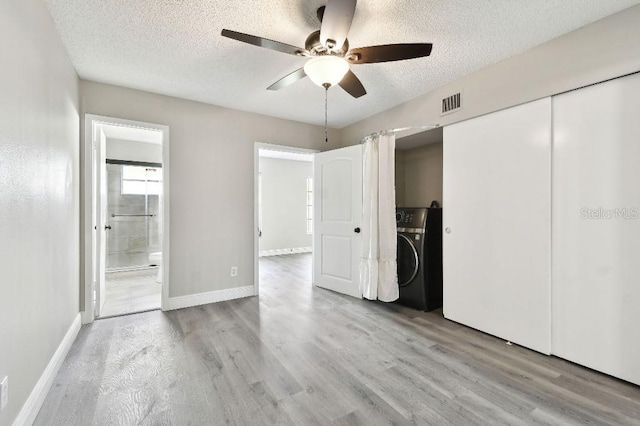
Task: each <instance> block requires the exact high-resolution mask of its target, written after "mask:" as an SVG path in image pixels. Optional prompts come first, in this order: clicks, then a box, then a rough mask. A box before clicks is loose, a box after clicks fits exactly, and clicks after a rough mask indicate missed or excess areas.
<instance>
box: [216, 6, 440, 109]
mask: <svg viewBox="0 0 640 426" xmlns="http://www.w3.org/2000/svg"><path fill="white" fill-rule="evenodd" d="M356 1H357V0H328V1H327V5H326V6H322V7H320V8H319V9H318V11H317V16H318V19H319V20H320V22H321V27H320V30H319V31H315V32H312V33H311V34H309V36H308V37H307V40H306V42H305V45H304V46H305V47H304V49H303V48H300V47H296V46H292V45H290V44H286V43H281V42H279V41H274V40H269V39H266V38H262V37H258V36H253V35H249V34H244V33H239V32H237V31H231V30H227V29H224V30H222V35H223V36H224V37H228V38H231V39H234V40H238V41H241V42H244V43H248V44H253V45H255V46H259V47H264V48H267V49H271V50H276V51H278V52H283V53H288V54H290V55H296V56H304V57H307V58H309V60H308V61H307V63H306V64H305V65H304V67H303V68H300V69H298V70H296V71H294V72H292V73H291V74H289V75H287V76H285V77H283V78H281V79H280V80H278V81H276V82H275V83H273V84H272V85H271V86H269V87H268V88H267V89H269V90H278V89H282V88H283V87H286V86H289V85H290V84H292V83H295V82H296V81H298V80H301V79H303V78H305V77H307V76H309V78H311V80H312V81H313V82H314V83H315V84H317V85H318V86H322V87H324V88H325V89H328V88H329V87H331V86H333V85H335V84H339V85H340V87H342V88H343V89H344V90H345V91H346V92H347V93H349V94H350V95H351V96H353V97H354V98H359V97H361V96H363V95H365V94H366V93H367V91H366V90H365V88H364V86H363V85H362V83H361V82H360V80H359V79H358V77H356V75H355V74H354V73H353V72H352V71H351V69H350V65H351V64H353V65H358V64H371V63H377V62H389V61H401V60H404V59H414V58H420V57H424V56H429V55H430V54H431V48H432V47H433V45H432V44H431V43H404V44H385V45H379V46H369V47H360V48H355V49H350V48H349V40H347V34H348V33H349V28H350V27H351V22H352V21H353V15H354V14H355V10H356Z"/></svg>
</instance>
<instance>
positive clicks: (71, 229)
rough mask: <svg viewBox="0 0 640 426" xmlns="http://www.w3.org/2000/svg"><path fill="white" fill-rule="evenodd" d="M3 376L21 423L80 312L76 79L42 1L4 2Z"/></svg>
mask: <svg viewBox="0 0 640 426" xmlns="http://www.w3.org/2000/svg"><path fill="white" fill-rule="evenodd" d="M0 40H1V41H0V57H1V58H2V66H0V93H1V94H2V95H0V348H2V350H0V378H1V377H4V376H7V375H8V376H9V404H8V406H7V407H6V409H5V410H4V411H3V412H2V413H1V414H0V425H3V426H4V425H9V424H11V423H12V422H13V420H14V419H15V417H16V416H17V414H18V412H19V411H20V409H21V407H22V405H23V404H24V403H25V401H26V400H27V398H28V396H29V394H30V393H31V391H32V389H33V388H34V386H35V384H36V382H37V381H38V379H39V378H40V376H41V375H42V373H43V372H44V370H45V368H46V366H47V364H48V363H49V360H50V359H51V357H52V356H53V354H54V353H55V351H56V349H57V348H58V346H59V345H60V343H61V341H62V339H63V337H64V335H65V333H66V332H67V330H68V329H69V327H70V326H71V324H72V323H73V320H74V319H75V317H76V316H77V314H78V300H79V295H78V288H79V278H78V256H79V248H78V246H79V244H78V241H79V235H78V232H79V218H78V212H79V205H78V197H79V195H78V183H79V174H78V131H79V117H78V109H79V107H78V79H77V76H76V73H75V71H74V69H73V68H72V66H71V63H70V61H69V59H68V57H67V54H66V52H65V50H64V47H63V46H62V43H61V41H60V38H59V36H58V34H57V32H56V30H55V28H54V26H53V23H52V22H51V18H50V17H49V13H48V12H47V9H46V8H45V6H44V4H43V3H42V2H41V1H39V0H9V1H7V0H3V1H1V2H0Z"/></svg>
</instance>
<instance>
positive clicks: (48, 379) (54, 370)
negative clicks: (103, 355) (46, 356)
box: [13, 314, 81, 426]
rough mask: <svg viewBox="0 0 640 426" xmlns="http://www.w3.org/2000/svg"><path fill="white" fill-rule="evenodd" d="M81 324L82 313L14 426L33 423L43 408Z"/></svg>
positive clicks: (54, 355)
mask: <svg viewBox="0 0 640 426" xmlns="http://www.w3.org/2000/svg"><path fill="white" fill-rule="evenodd" d="M80 326H81V315H80V314H78V315H76V317H75V318H74V320H73V322H72V323H71V327H69V329H68V330H67V333H66V334H65V335H64V338H63V339H62V342H60V345H59V346H58V349H56V352H55V353H54V354H53V357H52V358H51V360H50V361H49V364H48V365H47V368H45V369H44V372H43V373H42V375H41V376H40V379H38V382H37V383H36V385H35V386H34V388H33V390H32V391H31V394H30V395H29V398H27V401H26V402H25V403H24V405H23V406H22V409H21V410H20V412H19V413H18V417H16V419H15V420H14V422H13V426H23V425H31V424H33V422H34V421H35V419H36V416H37V415H38V412H39V411H40V408H42V404H43V403H44V400H45V398H46V397H47V394H48V393H49V389H51V385H52V384H53V381H54V379H55V378H56V375H57V374H58V371H60V367H62V363H63V362H64V359H65V358H66V357H67V354H68V353H69V349H71V345H72V344H73V342H74V341H75V340H76V337H77V336H78V332H79V331H80Z"/></svg>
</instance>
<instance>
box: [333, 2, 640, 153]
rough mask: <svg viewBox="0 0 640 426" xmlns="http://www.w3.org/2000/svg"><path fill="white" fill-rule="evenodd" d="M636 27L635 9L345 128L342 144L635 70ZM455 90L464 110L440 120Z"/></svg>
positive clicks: (638, 56) (639, 35)
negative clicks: (381, 130) (444, 102)
mask: <svg viewBox="0 0 640 426" xmlns="http://www.w3.org/2000/svg"><path fill="white" fill-rule="evenodd" d="M638 22H640V5H638V6H634V7H631V8H629V9H626V10H623V11H621V12H619V13H617V14H614V15H611V16H609V17H607V18H604V19H602V20H600V21H597V22H595V23H593V24H590V25H587V26H585V27H583V28H580V29H578V30H576V31H573V32H571V33H569V34H566V35H564V36H561V37H558V38H557V39H554V40H552V41H550V42H548V43H545V44H542V45H540V46H538V47H535V48H533V49H531V50H529V51H527V52H524V53H522V54H520V55H516V56H513V57H511V58H509V59H506V60H504V61H502V62H499V63H497V64H494V65H491V66H489V67H487V68H485V69H483V70H480V71H477V72H475V73H472V74H469V75H468V76H466V77H463V78H460V79H458V80H456V81H453V82H451V83H449V84H446V85H444V86H442V87H440V88H438V89H436V90H433V91H431V92H429V93H427V94H424V95H421V96H419V97H417V98H416V99H414V100H412V101H409V102H406V103H404V104H401V105H399V106H397V107H395V108H392V109H390V110H387V111H384V112H381V113H379V114H377V115H374V116H372V117H369V118H367V119H365V120H362V121H359V122H358V123H355V124H353V125H351V126H347V127H344V128H343V129H341V131H340V138H341V141H342V143H343V145H345V146H346V145H353V144H356V143H358V142H359V141H360V139H361V138H362V137H363V136H364V135H367V134H369V133H372V132H376V131H379V130H380V129H393V128H397V127H402V126H422V125H426V124H436V123H439V124H441V125H446V124H451V123H455V122H458V121H462V120H466V119H469V118H472V117H477V116H479V115H482V114H486V113H489V112H493V111H497V110H500V109H503V108H508V107H510V106H514V105H519V104H522V103H525V102H529V101H532V100H535V99H541V98H544V97H547V96H550V95H554V94H557V93H562V92H565V91H567V90H571V89H575V88H578V87H583V86H586V85H589V84H593V83H597V82H600V81H604V80H607V79H610V78H614V77H618V76H621V75H625V74H629V73H632V72H635V71H638V70H640V43H638V40H640V25H638ZM442 48H446V46H442ZM460 91H462V92H463V109H462V110H461V111H459V112H456V113H453V114H450V115H447V116H444V117H441V116H440V108H441V100H442V99H443V98H445V97H447V96H450V95H452V94H454V93H458V92H460ZM414 133H415V132H414Z"/></svg>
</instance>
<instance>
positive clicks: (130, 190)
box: [122, 166, 162, 195]
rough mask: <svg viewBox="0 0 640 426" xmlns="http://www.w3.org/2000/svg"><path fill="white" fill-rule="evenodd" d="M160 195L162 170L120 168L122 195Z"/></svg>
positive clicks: (157, 168)
mask: <svg viewBox="0 0 640 426" xmlns="http://www.w3.org/2000/svg"><path fill="white" fill-rule="evenodd" d="M161 193H162V168H160V167H144V166H122V194H123V195H159V194H161Z"/></svg>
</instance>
